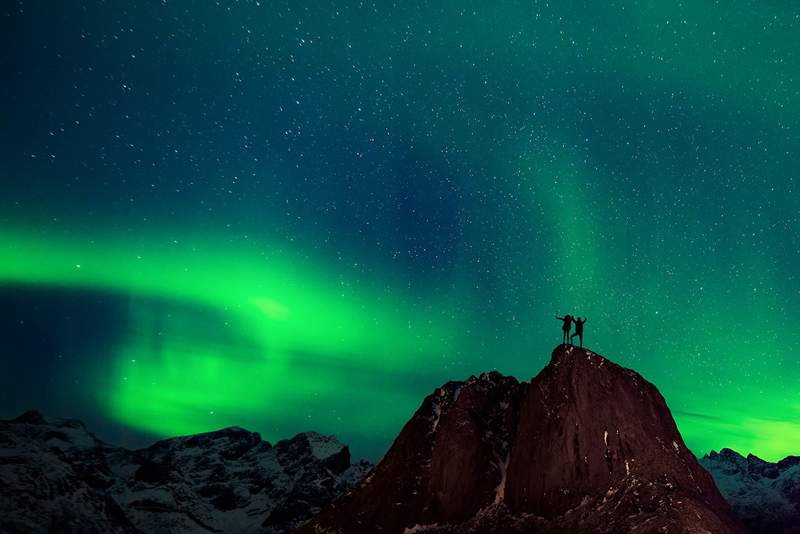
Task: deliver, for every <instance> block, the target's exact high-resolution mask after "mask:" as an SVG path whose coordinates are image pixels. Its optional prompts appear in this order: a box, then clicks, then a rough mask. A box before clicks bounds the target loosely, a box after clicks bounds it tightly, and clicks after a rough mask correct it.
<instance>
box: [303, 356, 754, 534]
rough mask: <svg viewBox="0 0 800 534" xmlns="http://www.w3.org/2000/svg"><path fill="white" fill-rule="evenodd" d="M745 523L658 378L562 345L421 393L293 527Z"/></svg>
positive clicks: (685, 528)
mask: <svg viewBox="0 0 800 534" xmlns="http://www.w3.org/2000/svg"><path fill="white" fill-rule="evenodd" d="M406 529H409V530H410V531H411V532H442V533H444V532H453V533H456V532H458V533H462V532H475V533H478V532H486V533H489V532H510V533H513V532H520V533H521V532H576V533H581V532H586V533H589V532H592V533H594V532H715V533H717V532H720V533H724V532H743V530H742V527H741V525H740V524H739V523H738V522H737V521H736V519H735V518H733V516H732V515H731V512H730V509H729V507H728V505H727V503H726V502H725V501H724V499H723V498H722V496H721V495H720V493H719V491H718V490H717V488H716V487H715V485H714V482H713V480H712V479H711V477H710V476H709V475H708V473H707V472H706V471H704V470H703V469H702V467H700V465H699V464H698V462H697V460H696V459H695V457H694V456H693V455H692V453H691V452H690V451H689V450H688V449H687V448H686V446H685V445H684V443H683V439H682V438H681V436H680V434H679V433H678V430H677V428H676V426H675V423H674V421H673V419H672V416H671V414H670V412H669V409H668V408H667V406H666V403H665V402H664V399H663V398H662V397H661V395H660V394H659V393H658V391H657V390H656V388H655V387H654V386H653V385H652V384H650V383H649V382H647V381H646V380H644V379H643V378H642V377H641V376H639V375H638V374H636V373H635V372H633V371H630V370H628V369H624V368H622V367H619V366H618V365H616V364H614V363H612V362H610V361H609V360H607V359H605V358H603V357H601V356H599V355H597V354H594V353H592V352H590V351H588V350H583V349H578V348H575V347H571V346H565V345H561V346H559V347H557V348H556V350H555V351H554V352H553V356H552V360H551V361H550V363H549V364H548V365H547V366H546V367H545V368H544V369H543V370H542V372H541V373H539V375H538V376H536V377H535V378H534V379H533V380H532V381H531V383H530V385H528V384H525V383H522V384H520V383H517V382H516V381H515V380H514V379H512V378H507V377H503V376H502V375H500V374H498V373H490V374H485V375H481V377H479V378H474V377H472V378H470V379H469V380H467V381H466V382H450V383H448V384H445V385H444V386H443V387H441V388H439V389H437V390H436V391H434V393H433V394H432V395H430V396H428V397H427V398H426V399H425V401H424V402H423V404H422V406H421V407H420V409H419V410H418V411H417V413H416V414H415V415H414V416H413V417H412V418H411V420H410V421H409V422H408V423H407V424H406V426H405V427H404V428H403V430H402V431H401V433H400V435H399V436H398V437H397V439H396V440H395V443H394V445H393V446H392V448H391V449H390V450H389V452H388V453H387V455H386V457H385V458H384V459H383V461H382V462H381V463H380V464H379V465H378V466H377V467H376V468H375V470H374V472H373V473H372V474H371V475H370V476H369V477H368V478H367V479H365V481H364V482H362V484H361V485H360V486H359V487H358V488H357V489H355V490H353V491H352V492H350V493H348V494H346V495H345V496H343V497H341V498H340V499H338V500H337V501H335V502H334V503H333V504H332V505H330V506H329V507H328V508H326V509H325V510H323V512H322V513H320V514H319V515H318V516H316V517H315V518H313V519H312V520H311V521H310V522H309V523H308V524H306V525H304V526H303V527H301V528H300V529H298V532H301V533H311V532H336V533H348V534H350V533H359V532H363V533H367V532H387V533H392V532H397V533H402V532H404V531H406Z"/></svg>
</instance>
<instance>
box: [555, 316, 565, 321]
mask: <svg viewBox="0 0 800 534" xmlns="http://www.w3.org/2000/svg"><path fill="white" fill-rule="evenodd" d="M556 319H558V320H559V321H563V320H564V318H563V317H559V316H558V315H556Z"/></svg>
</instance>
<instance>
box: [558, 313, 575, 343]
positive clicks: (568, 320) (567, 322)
mask: <svg viewBox="0 0 800 534" xmlns="http://www.w3.org/2000/svg"><path fill="white" fill-rule="evenodd" d="M556 319H558V320H559V321H564V324H563V325H561V332H562V333H563V334H564V336H563V338H564V339H563V340H562V342H563V343H564V344H565V345H566V344H567V343H568V342H569V341H570V337H569V331H570V330H571V329H572V316H571V315H569V314H567V315H565V316H564V317H559V316H558V315H556Z"/></svg>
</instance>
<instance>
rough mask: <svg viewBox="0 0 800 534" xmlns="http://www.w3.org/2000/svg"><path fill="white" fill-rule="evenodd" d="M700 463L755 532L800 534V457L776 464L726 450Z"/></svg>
mask: <svg viewBox="0 0 800 534" xmlns="http://www.w3.org/2000/svg"><path fill="white" fill-rule="evenodd" d="M798 446H799V447H800V444H798ZM700 464H701V465H702V466H703V467H705V468H706V469H707V470H708V472H709V473H711V475H712V476H713V477H714V481H715V482H716V483H717V487H718V488H719V490H720V491H721V492H722V495H723V496H724V497H725V498H726V499H727V501H728V502H729V503H730V504H731V506H732V507H733V511H734V513H735V514H736V515H737V516H738V517H739V518H740V519H741V520H742V522H743V523H744V524H745V525H746V526H747V527H748V528H749V529H750V530H751V531H753V532H764V533H767V532H770V533H775V534H781V533H782V534H790V533H791V534H800V456H787V457H786V458H784V459H783V460H781V461H779V462H777V463H772V462H766V461H764V460H762V459H761V458H759V457H758V456H754V455H752V454H749V455H747V457H746V458H745V457H744V456H742V455H741V454H739V453H737V452H735V451H732V450H731V449H722V450H721V451H720V452H719V453H717V452H711V453H710V454H707V455H706V456H703V457H702V458H701V459H700Z"/></svg>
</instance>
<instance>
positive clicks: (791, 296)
mask: <svg viewBox="0 0 800 534" xmlns="http://www.w3.org/2000/svg"><path fill="white" fill-rule="evenodd" d="M672 4H673V3H672V2H657V1H647V2H645V1H640V2H618V1H608V2H605V1H604V2H586V3H581V2H570V1H563V2H553V3H548V2H537V1H531V0H527V1H524V2H501V3H495V2H485V1H476V2H469V1H461V0H460V1H453V2H398V3H397V4H392V3H389V2H386V3H383V2H378V3H370V2H339V3H328V2H296V1H286V2H284V1H270V0H261V1H239V2H235V1H219V2H211V1H208V2H205V1H204V2H181V1H173V0H169V1H166V0H165V1H163V2H156V1H152V2H131V1H119V2H116V1H115V2H111V1H107V2H99V1H98V2H78V1H74V2H44V1H42V2H27V1H22V2H20V1H10V0H9V1H7V2H3V3H2V6H1V7H0V17H1V20H0V40H1V41H2V48H1V49H0V61H1V62H2V66H1V68H2V70H1V72H2V83H0V184H1V185H2V189H1V191H2V194H0V341H2V343H0V416H3V417H11V416H15V415H18V414H19V413H20V412H21V411H23V410H25V409H28V408H38V409H41V410H42V411H44V412H45V413H47V414H50V415H54V416H64V417H75V418H79V419H82V420H84V421H85V422H86V423H87V425H88V426H89V428H90V429H92V430H94V431H95V432H96V433H97V434H98V436H99V437H100V438H103V439H106V440H109V441H112V442H115V443H118V444H122V445H126V446H141V445H145V444H147V443H148V442H149V441H151V440H154V439H156V438H160V437H165V436H171V435H176V434H185V433H193V432H200V431H207V430H213V429H217V428H220V427H223V426H229V425H238V426H243V427H245V428H248V429H250V430H254V431H258V432H260V433H261V434H262V436H263V437H264V438H265V439H268V440H270V441H275V440H277V439H281V438H285V437H290V436H291V435H293V434H294V433H296V432H299V431H304V430H309V429H314V430H317V431H320V432H324V433H335V434H336V435H337V436H338V437H339V438H340V439H341V440H342V441H344V442H345V443H348V444H350V445H351V448H352V450H353V452H354V454H355V455H356V456H367V457H369V458H371V459H373V460H374V459H377V458H380V456H381V455H382V454H383V452H385V450H386V449H387V448H388V446H389V445H390V444H391V442H392V440H393V439H394V437H395V436H396V434H397V432H398V431H399V429H400V428H401V426H402V424H403V423H404V422H405V421H406V420H407V419H408V418H409V417H410V416H411V414H412V413H413V412H414V410H415V409H416V408H417V407H418V405H419V403H420V402H421V400H422V398H423V396H424V395H426V394H428V393H430V392H431V391H432V390H433V388H435V387H437V386H439V385H441V384H442V383H444V382H446V381H448V380H461V379H465V378H466V377H468V376H469V375H470V374H478V373H480V372H482V371H487V370H491V369H497V370H499V371H501V372H503V373H506V374H512V375H514V376H516V377H518V378H519V379H521V380H529V379H530V377H532V376H533V375H535V374H536V373H537V372H538V371H539V370H540V369H541V368H542V366H543V365H545V364H546V363H547V361H548V360H549V357H550V352H551V351H552V349H553V348H554V346H555V345H556V344H557V343H559V342H560V340H561V330H560V323H559V322H558V321H556V320H555V318H554V315H555V314H556V313H558V314H564V313H572V314H575V315H580V316H586V317H588V322H587V324H586V335H585V345H586V346H587V347H588V348H591V349H592V350H595V351H597V352H599V353H601V354H603V355H605V356H607V357H609V358H611V359H613V360H614V361H616V362H618V363H620V364H622V365H625V366H628V367H632V368H634V369H636V370H637V371H639V372H640V373H641V374H642V375H644V376H645V377H646V378H647V379H648V380H650V381H652V382H653V383H655V384H656V386H657V387H658V388H659V389H660V391H661V392H662V394H663V395H664V397H665V398H666V400H667V402H668V404H669V406H670V408H671V409H672V412H673V415H674V416H675V418H676V420H677V422H678V426H679V428H680V430H681V432H682V433H683V436H684V438H685V439H686V441H687V444H688V445H689V446H690V448H692V450H693V451H694V452H695V453H696V454H698V455H701V454H703V453H705V452H707V451H708V450H710V449H719V448H721V447H731V448H734V449H736V450H738V451H739V452H742V453H747V452H752V453H755V454H757V455H759V456H762V457H763V458H765V459H771V460H774V459H777V458H782V457H783V456H784V455H787V454H790V453H794V454H798V453H800V445H799V444H800V363H798V354H800V352H799V351H798V349H800V339H799V337H798V332H799V331H800V330H799V327H798V324H800V323H798V318H799V316H800V275H798V273H800V268H799V267H798V266H799V265H800V233H799V231H798V230H799V229H800V216H799V215H798V213H799V212H800V191H798V188H799V185H800V184H798V169H800V161H799V158H798V151H799V150H800V93H799V91H800V89H799V88H800V8H799V7H797V6H794V5H793V4H792V3H791V2H757V1H747V2H745V1H731V2H687V3H684V4H680V3H677V4H676V5H672Z"/></svg>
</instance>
